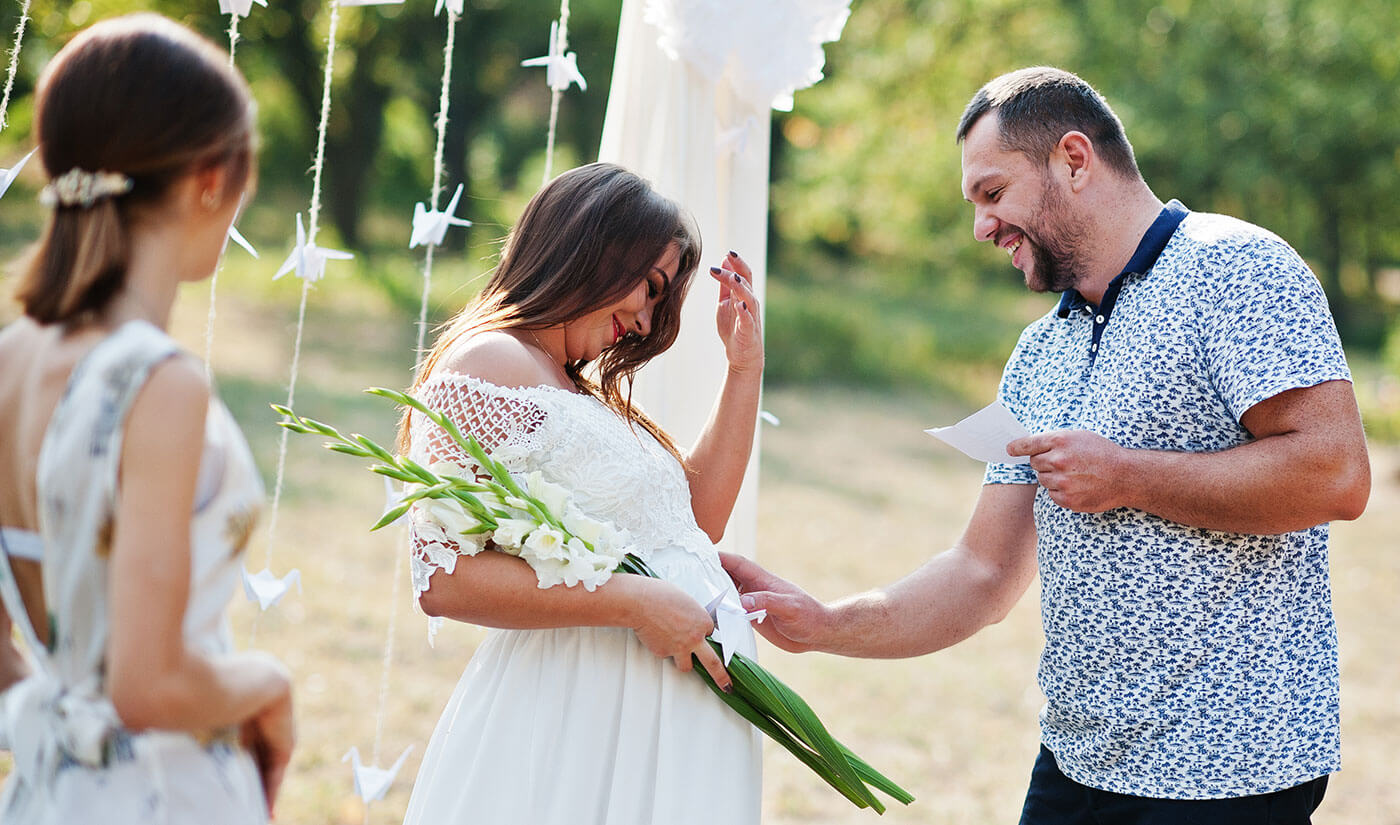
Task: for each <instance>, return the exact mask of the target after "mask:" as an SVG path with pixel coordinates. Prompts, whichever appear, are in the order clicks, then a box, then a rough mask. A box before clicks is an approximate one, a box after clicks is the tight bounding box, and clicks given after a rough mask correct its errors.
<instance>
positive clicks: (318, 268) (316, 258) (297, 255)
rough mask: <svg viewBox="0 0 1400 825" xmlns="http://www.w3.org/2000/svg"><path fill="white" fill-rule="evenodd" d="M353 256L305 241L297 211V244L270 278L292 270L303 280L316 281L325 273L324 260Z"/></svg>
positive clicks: (347, 258)
mask: <svg viewBox="0 0 1400 825" xmlns="http://www.w3.org/2000/svg"><path fill="white" fill-rule="evenodd" d="M353 257H355V256H354V255H352V254H350V253H349V252H341V251H340V250H338V249H322V248H321V247H319V246H317V245H316V244H314V243H307V242H306V230H305V229H304V228H302V225H301V213H300V212H298V213H297V245H296V248H295V249H293V250H292V254H290V255H288V256H287V260H285V261H283V262H282V267H281V269H278V270H277V274H276V275H273V276H272V280H274V281H275V280H277V279H278V278H281V277H282V276H283V275H286V274H287V273H288V272H291V271H293V270H295V271H296V276H297V277H298V278H300V279H302V280H303V281H307V282H309V283H313V284H314V283H316V282H317V281H319V280H321V279H322V278H324V277H325V275H326V261H327V260H331V259H333V260H337V261H348V260H350V259H351V258H353Z"/></svg>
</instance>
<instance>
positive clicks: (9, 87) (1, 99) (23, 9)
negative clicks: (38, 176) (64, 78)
mask: <svg viewBox="0 0 1400 825" xmlns="http://www.w3.org/2000/svg"><path fill="white" fill-rule="evenodd" d="M28 24H29V0H21V2H20V4H19V23H18V24H16V25H15V47H14V49H12V50H11V51H10V71H9V74H7V75H6V76H5V92H4V95H3V96H0V130H4V128H5V123H6V121H5V113H6V112H8V111H9V109H10V92H12V91H14V88H15V74H16V73H17V72H18V71H19V49H20V45H21V44H22V43H23V42H24V29H25V26H27V25H28Z"/></svg>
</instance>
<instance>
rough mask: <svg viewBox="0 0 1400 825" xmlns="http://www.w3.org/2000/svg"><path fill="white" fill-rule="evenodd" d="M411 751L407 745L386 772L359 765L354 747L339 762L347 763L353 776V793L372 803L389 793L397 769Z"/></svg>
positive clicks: (358, 755) (356, 750)
mask: <svg viewBox="0 0 1400 825" xmlns="http://www.w3.org/2000/svg"><path fill="white" fill-rule="evenodd" d="M412 751H413V746H412V745H409V746H408V747H406V748H404V749H403V753H401V754H399V758H398V759H396V760H394V764H393V765H391V766H389V769H388V770H385V769H384V768H380V767H377V766H375V765H362V764H360V749H359V748H357V747H355V746H354V745H351V746H350V750H348V751H346V752H345V755H344V756H342V757H341V758H340V761H341V762H349V763H350V767H351V769H352V770H353V772H354V774H355V793H356V794H358V795H359V797H360V798H361V799H363V800H364V801H365V802H366V803H370V802H374V801H376V800H379V799H383V798H384V794H386V793H388V792H389V786H390V785H393V784H394V777H395V776H398V773H399V769H400V768H402V767H403V761H404V760H405V759H407V758H408V755H409V754H410V753H411V752H412Z"/></svg>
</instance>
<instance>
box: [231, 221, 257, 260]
mask: <svg viewBox="0 0 1400 825" xmlns="http://www.w3.org/2000/svg"><path fill="white" fill-rule="evenodd" d="M228 239H229V240H231V241H233V242H234V243H236V244H238V245H239V246H241V247H243V248H244V249H246V250H248V254H249V255H252V256H253V257H254V258H257V257H258V250H256V249H254V248H253V245H252V244H250V243H248V239H247V238H245V237H243V233H242V232H239V231H238V227H236V226H234V225H233V224H229V227H228Z"/></svg>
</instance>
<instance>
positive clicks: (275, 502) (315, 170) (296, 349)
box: [252, 0, 340, 639]
mask: <svg viewBox="0 0 1400 825" xmlns="http://www.w3.org/2000/svg"><path fill="white" fill-rule="evenodd" d="M330 7H331V17H330V26H329V32H328V33H327V35H326V72H325V79H324V82H323V84H322V87H321V119H320V123H319V124H318V125H317V127H316V157H315V162H314V163H313V164H312V166H311V171H312V179H311V206H310V209H309V214H310V219H309V220H310V227H309V228H308V230H307V237H306V244H307V246H314V245H315V243H316V230H317V229H318V227H319V220H320V215H321V172H322V170H323V169H324V167H325V158H326V131H327V127H328V124H329V122H330V114H331V78H332V77H333V73H334V68H335V43H336V40H335V36H336V29H337V27H338V26H339V25H340V4H339V3H337V2H336V0H330ZM313 280H314V279H313V278H302V279H301V302H300V304H299V305H298V307H297V331H296V339H295V341H294V343H293V345H292V364H291V370H290V375H289V377H288V380H287V402H286V406H287V407H288V408H291V409H295V406H294V405H295V404H296V390H297V368H298V365H299V364H300V362H301V341H302V335H303V333H304V331H305V329H306V299H307V296H308V295H310V293H311V284H312V282H313ZM288 435H289V431H288V430H286V429H283V430H282V433H281V436H280V438H279V440H278V442H277V477H276V479H277V480H276V482H275V483H274V484H273V488H272V506H271V508H270V509H269V512H268V521H267V549H266V553H265V555H264V566H265V567H267V568H268V569H271V567H272V550H273V547H274V541H273V539H274V537H275V536H276V535H277V516H278V514H279V513H280V512H281V504H282V489H283V486H284V484H285V481H286V472H287V436H288ZM259 616H261V611H260V612H259V613H258V614H256V615H254V617H253V627H252V638H253V639H256V638H257V630H258V618H259Z"/></svg>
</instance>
